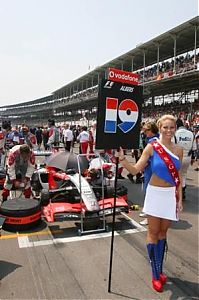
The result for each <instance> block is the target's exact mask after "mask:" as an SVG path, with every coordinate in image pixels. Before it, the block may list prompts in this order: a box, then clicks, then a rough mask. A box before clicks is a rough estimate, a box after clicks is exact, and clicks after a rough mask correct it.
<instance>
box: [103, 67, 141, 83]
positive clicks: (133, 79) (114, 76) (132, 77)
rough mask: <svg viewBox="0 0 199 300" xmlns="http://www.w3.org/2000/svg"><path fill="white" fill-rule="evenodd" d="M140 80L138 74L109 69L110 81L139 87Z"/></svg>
mask: <svg viewBox="0 0 199 300" xmlns="http://www.w3.org/2000/svg"><path fill="white" fill-rule="evenodd" d="M138 79H139V76H138V75H137V74H134V73H131V72H126V71H121V70H118V69H113V68H109V73H108V80H111V81H117V82H123V83H128V84H132V85H138Z"/></svg>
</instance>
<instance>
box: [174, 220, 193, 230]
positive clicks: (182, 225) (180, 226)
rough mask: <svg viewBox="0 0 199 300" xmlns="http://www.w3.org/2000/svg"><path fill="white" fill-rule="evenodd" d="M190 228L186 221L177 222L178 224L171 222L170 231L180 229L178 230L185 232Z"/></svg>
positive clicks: (190, 225)
mask: <svg viewBox="0 0 199 300" xmlns="http://www.w3.org/2000/svg"><path fill="white" fill-rule="evenodd" d="M191 227H193V226H192V224H190V223H189V222H187V221H186V220H179V221H178V222H173V223H172V225H171V228H172V229H180V230H186V229H189V228H191Z"/></svg>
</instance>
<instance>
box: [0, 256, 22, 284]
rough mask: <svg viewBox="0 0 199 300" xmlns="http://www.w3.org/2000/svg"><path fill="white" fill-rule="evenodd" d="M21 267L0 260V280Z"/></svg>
mask: <svg viewBox="0 0 199 300" xmlns="http://www.w3.org/2000/svg"><path fill="white" fill-rule="evenodd" d="M21 267H22V265H17V264H13V263H11V262H8V261H2V260H0V280H1V279H3V278H4V277H6V276H7V275H8V274H10V273H12V272H14V271H15V270H16V269H18V268H21Z"/></svg>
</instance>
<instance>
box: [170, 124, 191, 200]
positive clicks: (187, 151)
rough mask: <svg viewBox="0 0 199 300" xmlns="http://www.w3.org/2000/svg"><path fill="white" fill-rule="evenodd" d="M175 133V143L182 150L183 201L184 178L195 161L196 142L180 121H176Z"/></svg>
mask: <svg viewBox="0 0 199 300" xmlns="http://www.w3.org/2000/svg"><path fill="white" fill-rule="evenodd" d="M176 125H177V131H176V133H175V139H176V143H177V144H179V145H180V146H181V147H182V148H183V160H182V169H181V170H182V191H183V195H182V196H183V200H185V197H186V195H185V189H186V177H187V170H188V167H189V165H190V164H191V165H192V164H193V162H194V160H195V151H196V141H195V138H194V134H193V132H191V131H190V130H188V129H187V128H186V127H185V126H184V124H183V121H182V120H181V119H178V120H177V121H176Z"/></svg>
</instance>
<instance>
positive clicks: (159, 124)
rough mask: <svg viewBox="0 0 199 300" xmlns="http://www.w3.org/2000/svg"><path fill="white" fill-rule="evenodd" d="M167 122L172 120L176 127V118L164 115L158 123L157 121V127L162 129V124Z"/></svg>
mask: <svg viewBox="0 0 199 300" xmlns="http://www.w3.org/2000/svg"><path fill="white" fill-rule="evenodd" d="M165 120H170V121H173V122H174V123H175V125H176V118H175V117H174V116H173V115H163V116H162V117H161V118H160V119H159V120H158V121H157V125H158V128H159V129H160V127H161V126H162V123H163V122H164V121H165Z"/></svg>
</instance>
